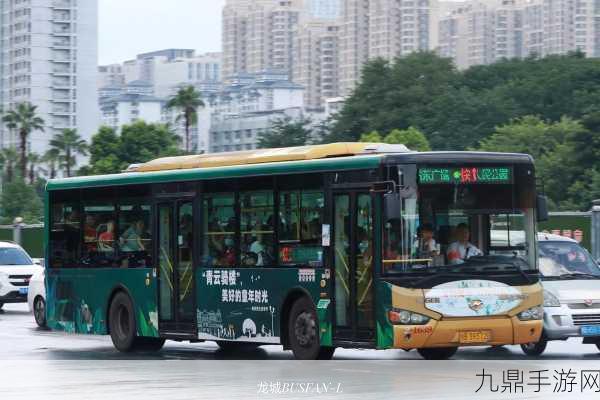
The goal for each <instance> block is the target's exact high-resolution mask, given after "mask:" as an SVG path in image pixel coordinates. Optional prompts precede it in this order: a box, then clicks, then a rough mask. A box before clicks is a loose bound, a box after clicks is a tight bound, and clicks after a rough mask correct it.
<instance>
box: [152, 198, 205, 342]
mask: <svg viewBox="0 0 600 400" xmlns="http://www.w3.org/2000/svg"><path fill="white" fill-rule="evenodd" d="M157 209H158V218H157V219H158V223H157V231H158V238H157V239H158V246H157V250H158V257H157V259H158V260H159V270H158V298H159V300H158V302H159V313H158V316H159V329H160V331H161V334H165V335H169V334H174V335H178V334H195V330H196V323H195V320H196V312H195V309H196V307H195V283H194V268H193V266H194V264H193V260H194V243H195V242H194V229H193V222H194V207H193V202H192V201H191V200H190V201H171V202H166V203H159V204H158V207H157Z"/></svg>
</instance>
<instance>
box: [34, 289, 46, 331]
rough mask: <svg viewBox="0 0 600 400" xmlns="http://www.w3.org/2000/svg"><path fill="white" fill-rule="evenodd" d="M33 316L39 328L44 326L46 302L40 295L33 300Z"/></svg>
mask: <svg viewBox="0 0 600 400" xmlns="http://www.w3.org/2000/svg"><path fill="white" fill-rule="evenodd" d="M33 318H35V323H36V324H37V325H38V326H39V327H40V328H45V327H46V302H45V301H44V298H43V297H41V296H37V297H36V298H35V300H33Z"/></svg>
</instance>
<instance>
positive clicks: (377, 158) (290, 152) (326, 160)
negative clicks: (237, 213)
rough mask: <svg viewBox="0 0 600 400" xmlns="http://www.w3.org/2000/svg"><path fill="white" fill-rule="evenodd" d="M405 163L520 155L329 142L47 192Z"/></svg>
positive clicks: (197, 161) (163, 162) (174, 160)
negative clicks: (383, 162) (389, 160)
mask: <svg viewBox="0 0 600 400" xmlns="http://www.w3.org/2000/svg"><path fill="white" fill-rule="evenodd" d="M388 156H390V158H391V159H392V160H397V161H400V159H398V158H401V159H403V161H404V162H415V161H417V160H419V161H423V162H426V161H434V160H435V161H439V160H440V157H441V158H443V159H444V160H446V161H451V160H454V161H459V160H460V161H467V160H469V161H471V162H478V161H488V162H489V161H504V162H507V161H513V162H514V161H521V162H524V161H525V162H532V160H531V157H530V156H527V155H523V154H508V153H479V152H426V153H418V152H412V151H410V150H408V149H407V148H406V146H404V145H389V144H381V143H333V144H327V145H316V146H302V147H291V148H283V149H266V150H254V151H241V152H231V153H216V154H202V155H190V156H181V157H168V158H161V159H157V160H153V161H150V162H148V163H145V164H139V165H135V166H132V167H130V169H129V170H128V171H126V172H124V173H120V174H111V175H97V176H84V177H75V178H66V179H53V180H50V181H48V184H47V185H46V190H49V191H53V190H66V189H77V188H91V187H107V186H123V185H135V184H151V183H168V182H185V181H193V180H204V179H228V178H242V177H250V176H266V175H279V174H301V173H315V172H327V171H348V170H357V169H369V168H376V167H378V166H379V165H380V164H381V162H382V160H383V159H384V158H385V157H388Z"/></svg>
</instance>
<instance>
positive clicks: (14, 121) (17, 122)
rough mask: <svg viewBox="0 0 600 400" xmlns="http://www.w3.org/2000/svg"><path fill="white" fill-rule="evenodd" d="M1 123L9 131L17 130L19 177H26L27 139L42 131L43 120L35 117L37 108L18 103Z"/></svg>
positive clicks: (28, 104)
mask: <svg viewBox="0 0 600 400" xmlns="http://www.w3.org/2000/svg"><path fill="white" fill-rule="evenodd" d="M2 122H4V123H5V124H6V127H7V128H9V129H15V130H17V132H18V134H19V150H20V152H21V157H20V159H19V167H20V171H21V177H22V178H23V179H25V177H26V176H27V139H28V138H29V135H30V134H31V133H32V132H34V131H44V120H43V119H42V118H40V117H38V116H37V106H34V105H32V104H31V103H19V104H17V106H16V108H15V109H14V110H10V111H8V112H7V113H6V114H5V115H4V117H2Z"/></svg>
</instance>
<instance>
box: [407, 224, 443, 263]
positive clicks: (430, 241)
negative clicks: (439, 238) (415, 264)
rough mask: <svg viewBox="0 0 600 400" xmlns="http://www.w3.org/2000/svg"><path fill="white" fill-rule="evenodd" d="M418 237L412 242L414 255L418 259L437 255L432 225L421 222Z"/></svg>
mask: <svg viewBox="0 0 600 400" xmlns="http://www.w3.org/2000/svg"><path fill="white" fill-rule="evenodd" d="M419 231H420V232H419V238H418V239H417V241H416V242H415V243H414V246H413V247H414V249H415V250H416V257H417V258H419V259H428V258H433V257H435V256H437V255H438V250H437V243H436V241H435V239H434V238H433V225H431V224H423V225H421V229H419Z"/></svg>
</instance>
